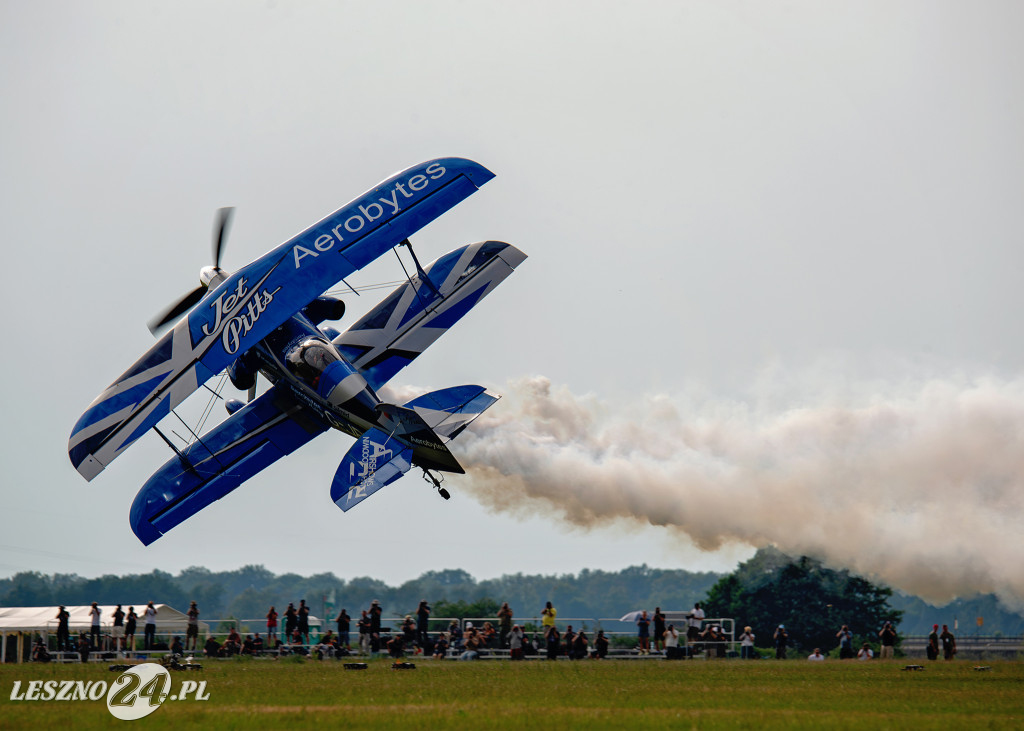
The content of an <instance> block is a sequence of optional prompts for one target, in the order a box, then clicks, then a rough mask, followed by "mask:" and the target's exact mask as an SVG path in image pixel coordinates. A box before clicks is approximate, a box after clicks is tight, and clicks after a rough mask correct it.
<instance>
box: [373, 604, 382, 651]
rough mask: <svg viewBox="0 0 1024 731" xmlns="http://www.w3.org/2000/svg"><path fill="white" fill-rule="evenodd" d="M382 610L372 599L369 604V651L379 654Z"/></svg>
mask: <svg viewBox="0 0 1024 731" xmlns="http://www.w3.org/2000/svg"><path fill="white" fill-rule="evenodd" d="M383 613H384V608H383V607H381V605H380V602H379V601H378V600H376V599H374V600H373V601H372V602H370V651H371V652H380V616H381V615H382V614H383Z"/></svg>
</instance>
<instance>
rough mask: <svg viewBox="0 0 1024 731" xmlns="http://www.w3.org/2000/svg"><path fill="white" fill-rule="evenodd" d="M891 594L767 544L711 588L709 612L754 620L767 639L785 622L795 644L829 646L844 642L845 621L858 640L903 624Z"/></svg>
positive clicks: (707, 602) (757, 631)
mask: <svg viewBox="0 0 1024 731" xmlns="http://www.w3.org/2000/svg"><path fill="white" fill-rule="evenodd" d="M890 597H892V589H889V588H887V587H880V586H875V585H874V584H872V583H871V582H869V581H867V580H866V579H864V578H862V577H860V576H854V575H851V574H850V573H849V572H848V571H845V570H842V571H835V570H833V569H829V568H826V567H825V566H823V565H822V564H821V562H820V561H816V560H814V559H812V558H808V557H807V556H801V557H800V558H798V559H795V560H794V559H791V558H789V557H787V556H785V555H784V554H781V553H779V552H778V551H774V550H773V549H762V550H761V551H758V553H757V555H755V556H754V557H753V558H752V559H751V560H750V561H748V562H746V563H744V564H741V565H740V567H739V568H738V569H737V570H736V571H735V572H733V573H732V574H729V575H728V576H725V577H723V578H721V579H719V581H718V582H717V583H716V584H715V585H714V586H712V587H711V589H710V590H709V591H708V594H707V598H706V599H705V611H706V612H707V615H708V616H710V617H732V618H734V619H735V620H736V623H737V624H738V625H741V626H742V625H750V626H751V627H753V628H754V632H755V634H757V635H758V636H759V637H760V638H761V640H762V644H768V642H767V641H766V640H768V638H770V637H771V636H772V634H773V633H774V631H775V628H776V627H778V626H779V625H780V624H784V625H786V629H787V630H788V631H789V636H790V642H791V643H792V644H794V645H796V646H797V647H802V648H804V649H810V648H813V647H820V648H821V649H822V651H828V650H829V649H830V648H832V647H835V646H837V645H838V640H837V639H836V632H838V631H839V628H840V627H842V625H844V624H845V625H847V626H848V627H849V628H850V631H851V632H853V634H854V638H855V641H856V642H864V641H877V638H878V632H879V630H880V629H881V627H882V625H883V624H884V623H885V622H887V621H888V622H892V623H893V624H894V625H896V624H898V623H899V620H900V616H901V614H902V613H901V612H899V611H897V610H895V609H893V608H892V607H890V606H889V603H888V602H889V598H890Z"/></svg>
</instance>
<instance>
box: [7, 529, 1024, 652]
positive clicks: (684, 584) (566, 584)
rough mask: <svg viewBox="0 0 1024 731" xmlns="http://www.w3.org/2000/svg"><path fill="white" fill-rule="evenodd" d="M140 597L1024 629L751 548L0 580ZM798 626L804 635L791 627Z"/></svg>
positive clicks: (70, 598) (977, 602) (829, 626)
mask: <svg viewBox="0 0 1024 731" xmlns="http://www.w3.org/2000/svg"><path fill="white" fill-rule="evenodd" d="M150 599H153V600H155V601H157V602H161V603H165V604H169V605H171V606H172V607H175V608H179V609H184V608H187V607H188V604H189V602H190V601H193V600H194V601H196V602H197V603H198V604H199V607H200V609H201V611H202V613H203V614H202V616H203V617H204V618H210V619H214V618H227V617H235V618H238V619H253V618H260V617H263V616H264V615H266V613H267V609H268V608H269V607H270V606H271V605H274V606H276V607H277V608H278V611H281V610H282V609H283V608H284V607H286V606H287V605H288V603H289V602H295V603H298V601H299V599H305V600H306V602H307V604H309V605H310V607H311V608H312V610H313V613H314V615H317V616H320V615H322V614H323V613H324V609H325V608H328V607H333V612H335V613H336V612H337V611H339V610H340V609H342V608H345V609H347V610H348V612H349V614H352V615H354V616H356V617H358V616H359V611H360V610H361V609H365V608H367V607H369V606H370V602H372V601H373V600H374V599H376V600H379V601H380V603H381V605H382V606H383V607H384V612H385V616H403V615H405V614H411V613H414V612H415V610H416V607H417V605H418V604H419V602H420V600H422V599H426V600H428V601H429V602H431V604H432V605H433V606H434V610H435V611H434V616H459V617H480V616H490V615H492V614H493V612H491V611H487V610H488V609H489V608H491V607H493V608H494V609H495V610H496V608H497V607H498V606H500V604H501V602H506V601H507V602H508V603H509V604H510V605H511V607H512V609H513V611H514V612H515V614H516V616H517V617H534V616H539V613H540V610H541V608H542V607H543V606H544V603H545V602H546V601H548V600H551V601H552V602H554V603H555V606H556V607H557V609H558V613H559V616H560V617H587V618H617V617H620V616H622V615H623V614H625V613H627V612H630V611H634V610H637V609H648V610H652V609H653V608H654V607H661V608H662V609H663V610H685V609H689V608H691V607H693V605H694V603H695V602H702V603H704V605H705V608H706V611H707V616H709V617H712V616H729V617H733V618H735V619H736V621H737V623H738V625H739V626H740V627H743V626H744V625H748V624H749V625H751V626H755V631H757V632H758V634H759V637H758V644H760V645H762V646H764V645H767V644H769V643H768V642H767V641H766V640H767V639H768V637H769V636H770V632H771V630H773V629H774V626H776V625H777V624H780V623H781V624H786V625H787V627H792V628H794V631H796V632H797V633H798V634H800V635H802V636H803V637H804V641H809V638H810V637H821V638H827V636H828V633H831V636H832V637H833V638H834V636H835V632H836V631H837V630H838V629H839V627H840V626H841V625H842V624H848V625H850V626H851V629H853V628H854V627H855V626H856V627H858V628H861V629H854V632H855V634H859V633H860V632H861V631H863V632H867V631H868V629H869V628H870V627H875V626H877V625H878V624H879V623H880V622H881V621H884V619H886V618H888V619H897V620H899V624H898V628H899V631H900V633H901V634H905V635H906V634H915V635H924V634H927V633H928V632H929V631H930V629H931V625H932V624H933V623H935V622H939V623H949V624H950V625H951V626H952V620H953V618H958V619H959V621H960V625H961V628H962V629H961V631H962V632H964V631H974V630H975V628H976V624H975V623H976V618H977V617H984V626H983V631H984V632H985V633H988V634H992V633H1002V634H1006V635H1020V634H1022V633H1024V616H1021V615H1020V614H1017V613H1015V612H1013V611H1011V610H1009V609H1007V608H1006V607H1003V606H1002V605H1000V604H999V603H998V601H997V600H996V599H995V597H993V596H991V595H982V596H977V597H973V598H969V599H960V600H957V601H956V602H953V603H952V604H950V605H947V606H945V607H942V608H935V607H933V606H931V605H929V604H927V603H925V602H924V601H923V600H921V599H919V598H918V597H914V596H909V595H905V594H900V593H894V592H892V591H891V590H890V589H888V588H886V587H880V586H875V585H874V584H871V583H870V582H868V581H867V580H865V579H863V578H861V577H858V576H855V575H852V574H849V573H848V572H844V571H833V570H830V569H827V568H825V567H824V566H822V564H821V563H820V562H817V561H815V560H813V559H810V558H807V557H799V558H791V557H789V556H786V555H784V554H782V553H780V552H779V551H776V550H774V549H771V548H766V549H761V550H760V551H758V552H757V554H756V555H755V556H754V557H753V558H751V559H750V560H749V561H746V562H744V563H743V564H741V565H740V566H739V567H738V568H737V569H736V570H735V571H733V572H732V573H729V574H722V573H716V572H708V571H703V572H694V571H686V570H683V569H656V568H651V567H648V566H647V565H641V566H631V567H629V568H626V569H623V570H621V571H600V570H590V569H584V570H583V571H580V572H579V573H577V574H560V575H543V574H523V573H517V574H506V575H504V576H501V577H499V578H496V579H486V580H481V581H478V580H476V579H474V578H473V577H472V576H471V575H470V574H469V573H467V572H466V571H463V570H461V569H444V570H439V571H428V572H426V573H424V574H422V575H421V576H419V577H418V578H416V579H412V580H410V581H406V582H404V583H403V584H401V585H399V586H389V585H388V584H386V583H385V582H383V581H381V580H379V579H375V578H373V577H369V576H360V577H354V578H351V579H342V578H339V577H338V576H336V575H335V574H333V573H323V574H315V575H312V576H308V577H304V576H300V575H299V574H296V573H286V574H274V573H273V572H271V571H269V570H268V569H266V568H265V567H263V566H258V565H253V566H243V567H242V568H240V569H236V570H234V571H210V570H209V569H206V568H202V567H191V568H188V569H185V570H184V571H181V572H180V573H178V574H177V575H176V576H175V575H172V574H169V573H167V572H163V571H152V572H151V573H148V574H125V575H121V576H118V575H113V574H108V575H104V576H100V577H97V578H83V577H81V576H77V575H75V574H52V575H46V574H42V573H38V572H22V573H18V574H16V575H14V576H13V577H11V578H6V579H0V606H7V607H14V606H48V605H54V604H65V605H68V606H74V605H83V604H89V603H91V602H94V601H95V602H99V603H100V604H115V603H123V602H125V601H128V602H136V603H141V604H143V605H144V604H145V602H147V601H149V600H150ZM819 625H820V626H819ZM804 626H807V627H808V630H807V631H806V632H804V631H803V630H800V629H798V628H801V627H804ZM965 627H967V628H969V629H965ZM875 632H877V629H876V630H875ZM765 633H768V635H765ZM801 644H803V642H801ZM832 644H834V642H833V643H832ZM825 646H826V647H830V646H832V645H831V644H828V643H825Z"/></svg>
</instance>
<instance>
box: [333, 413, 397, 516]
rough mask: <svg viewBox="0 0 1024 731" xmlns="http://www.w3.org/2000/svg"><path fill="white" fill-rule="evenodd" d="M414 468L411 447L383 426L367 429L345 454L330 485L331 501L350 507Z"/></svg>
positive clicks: (340, 505) (347, 508)
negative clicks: (383, 429) (382, 427)
mask: <svg viewBox="0 0 1024 731" xmlns="http://www.w3.org/2000/svg"><path fill="white" fill-rule="evenodd" d="M410 469H412V447H410V446H409V445H407V444H405V443H403V442H402V441H401V440H399V439H397V438H395V437H393V436H388V435H387V434H385V433H384V432H382V431H381V430H380V429H369V430H367V431H366V432H365V433H364V434H363V435H362V436H361V437H359V439H358V440H357V441H356V443H355V444H353V445H352V447H351V448H350V449H349V450H348V453H346V454H345V458H344V459H343V460H341V464H340V465H339V466H338V471H337V472H336V473H334V482H333V483H332V484H331V500H333V501H334V504H335V505H337V506H338V507H339V508H341V509H342V510H349V509H350V508H352V507H354V506H356V505H358V504H359V503H361V502H362V501H363V500H365V499H366V498H368V497H370V495H372V494H373V493H375V492H377V491H378V490H379V489H381V488H382V487H384V486H385V485H389V484H391V483H392V482H394V481H395V480H397V479H398V478H399V477H401V476H402V475H404V474H405V473H406V472H408V471H409V470H410Z"/></svg>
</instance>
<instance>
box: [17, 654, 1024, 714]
mask: <svg viewBox="0 0 1024 731" xmlns="http://www.w3.org/2000/svg"><path fill="white" fill-rule="evenodd" d="M415 662H416V665H417V668H416V669H415V670H408V671H395V670H391V669H390V662H389V661H386V660H383V659H382V660H378V661H373V662H371V663H370V667H369V668H368V669H367V670H363V671H346V670H344V669H343V668H342V666H341V663H338V662H333V661H326V662H317V661H304V662H296V661H294V660H285V661H281V662H276V661H273V660H239V661H221V662H206V663H205V664H204V669H203V670H202V671H200V672H189V673H172V679H173V682H174V686H173V688H172V692H173V691H174V690H176V689H177V688H178V686H179V684H180V683H181V681H182V680H186V679H192V680H196V679H202V680H206V681H207V692H208V693H209V695H210V700H209V701H205V702H196V701H192V700H188V701H177V702H172V701H167V702H165V703H164V704H163V706H162V707H161V708H159V709H158V710H157V711H155V712H154V713H153V714H152V715H150V716H148V717H147V718H145V719H143V720H141V721H139V722H138V723H139V724H140V725H142V724H145V725H146V726H147V727H167V728H170V727H180V726H181V724H182V723H196V724H201V726H202V728H246V729H252V728H267V727H279V726H288V727H299V728H314V727H322V726H344V727H346V728H385V727H387V728H400V729H416V728H423V729H444V728H472V729H474V730H475V729H492V728H493V729H504V728H516V729H518V728H537V729H541V728H544V729H550V728H552V727H566V726H567V727H570V728H586V729H588V730H589V729H600V728H627V727H628V728H701V729H706V728H710V729H716V728H729V729H732V728H749V729H761V728H769V729H772V728H814V729H817V728H866V727H872V728H882V729H885V728H913V729H915V730H917V729H933V728H934V729H939V728H941V729H950V728H971V729H978V728H983V729H984V728H996V729H1001V728H1022V727H1024V663H1020V662H989V663H985V664H986V665H990V666H991V670H989V671H986V672H978V671H975V670H974V669H973V668H974V663H971V662H964V661H958V662H952V663H942V662H939V663H930V664H928V665H927V667H926V669H925V670H924V671H919V672H908V671H904V670H903V669H902V668H903V665H904V663H903V662H900V661H897V662H894V663H881V662H878V661H875V662H872V663H859V662H856V661H848V662H839V661H833V660H830V661H828V662H825V663H821V664H818V663H808V662H806V661H801V660H793V661H786V662H776V661H772V660H765V661H755V662H739V661H727V662H726V661H713V662H705V661H699V660H698V661H686V662H664V661H656V660H655V661H605V662H597V661H582V662H573V663H570V662H567V661H560V662H557V663H549V662H544V661H530V662H524V663H510V662H507V661H481V662H473V663H467V662H456V661H445V662H434V661H430V660H422V659H418V658H417V659H416V660H415ZM116 677H117V673H114V672H110V671H109V670H107V666H106V664H99V665H89V666H87V667H83V666H80V665H65V666H53V665H42V666H40V665H21V666H16V665H6V666H3V667H2V668H0V728H39V727H41V726H43V725H44V724H45V725H47V726H51V727H54V728H56V727H58V726H61V725H64V726H66V727H68V728H75V729H78V728H101V727H103V728H105V727H110V726H116V725H118V724H120V723H122V722H121V721H117V720H116V719H114V718H113V717H112V716H111V715H110V714H109V712H108V711H107V708H106V705H105V703H104V702H102V701H98V702H92V701H75V702H56V701H49V702H41V701H35V702H28V701H11V700H10V694H11V688H12V686H13V683H14V681H15V680H21V681H23V683H22V684H23V687H24V685H25V684H26V683H25V681H28V680H51V679H52V680H106V681H107V682H108V683H109V682H110V681H112V680H113V679H114V678H116Z"/></svg>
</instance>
